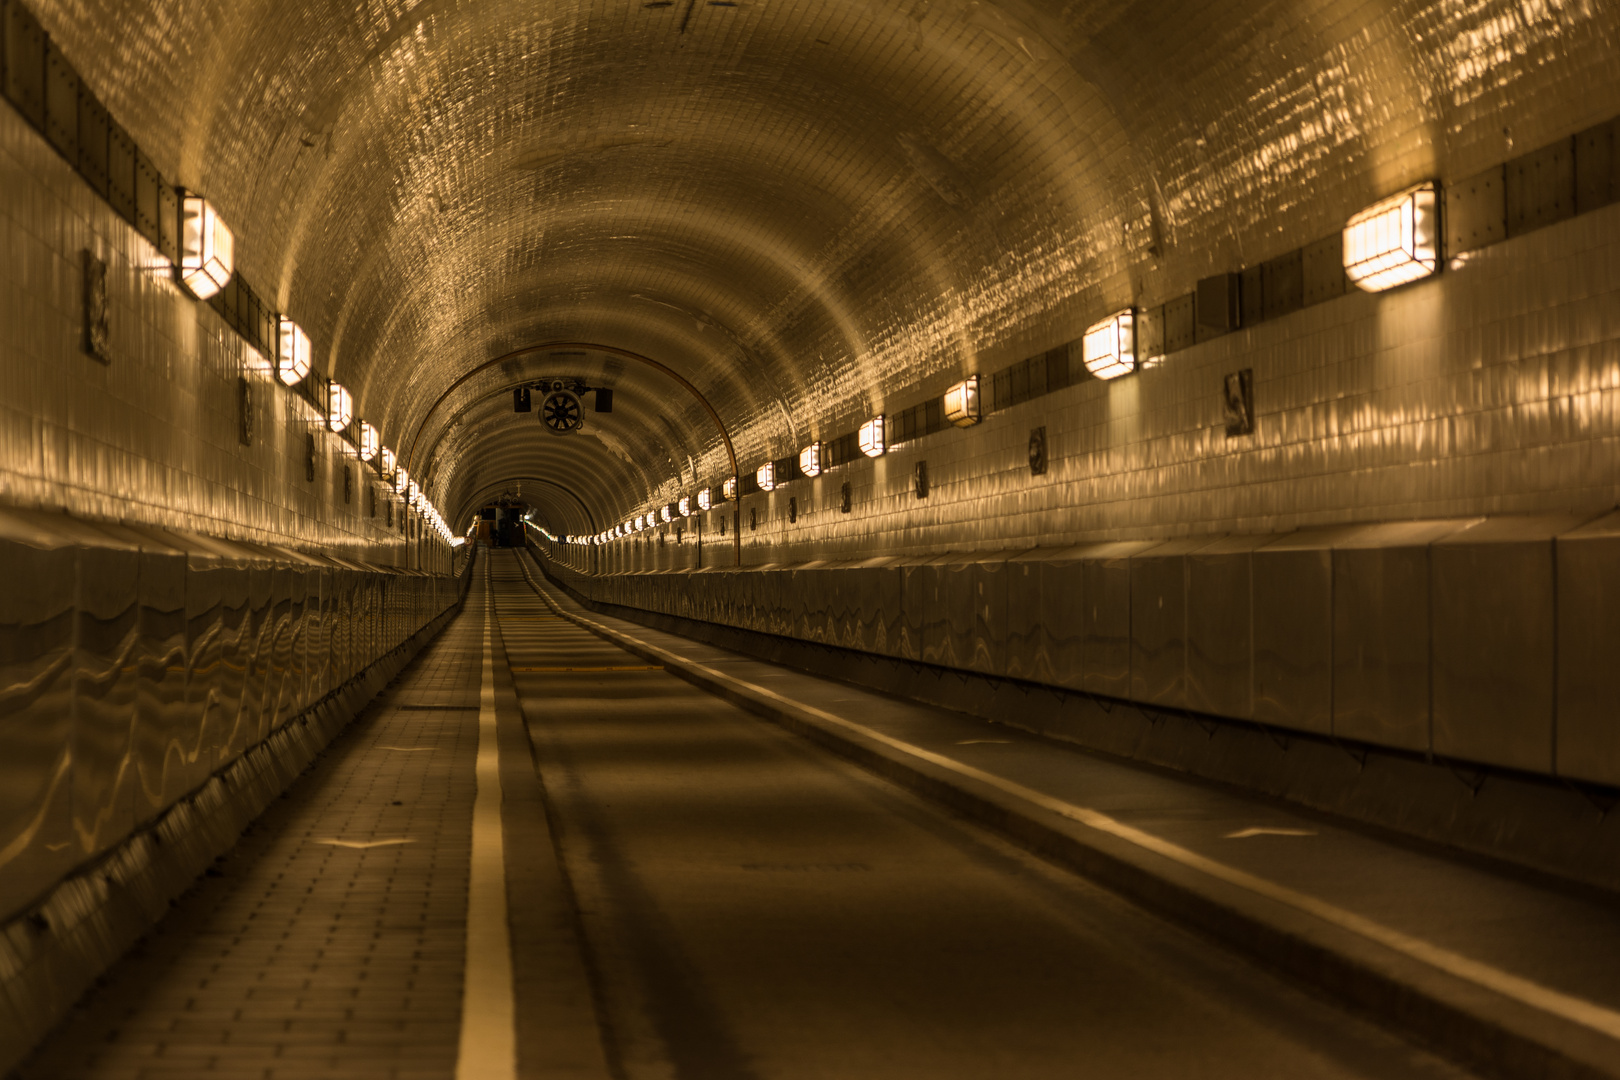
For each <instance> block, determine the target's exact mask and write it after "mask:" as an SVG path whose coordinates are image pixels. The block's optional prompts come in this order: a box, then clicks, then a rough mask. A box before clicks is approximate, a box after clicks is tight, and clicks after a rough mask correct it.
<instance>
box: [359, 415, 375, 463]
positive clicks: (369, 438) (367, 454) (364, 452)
mask: <svg viewBox="0 0 1620 1080" xmlns="http://www.w3.org/2000/svg"><path fill="white" fill-rule="evenodd" d="M378 445H379V439H378V438H377V429H376V428H374V427H372V426H371V425H370V424H368V423H366V422H365V421H364V420H362V421H360V460H361V461H371V460H373V459H375V458H376V456H377V447H378Z"/></svg>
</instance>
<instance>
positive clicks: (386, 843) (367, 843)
mask: <svg viewBox="0 0 1620 1080" xmlns="http://www.w3.org/2000/svg"><path fill="white" fill-rule="evenodd" d="M313 843H316V844H330V845H331V846H332V847H346V848H355V849H357V850H360V851H366V850H368V849H370V848H378V847H397V846H398V845H400V844H414V843H416V840H415V839H414V838H412V837H409V836H402V837H398V838H396V839H393V840H332V839H321V840H315V841H313Z"/></svg>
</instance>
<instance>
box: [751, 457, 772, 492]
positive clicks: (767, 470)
mask: <svg viewBox="0 0 1620 1080" xmlns="http://www.w3.org/2000/svg"><path fill="white" fill-rule="evenodd" d="M754 480H755V481H756V482H758V484H759V490H761V491H771V490H772V489H774V488H775V487H776V462H774V461H767V462H766V463H765V464H763V465H761V466H760V467H759V471H758V472H756V473H754Z"/></svg>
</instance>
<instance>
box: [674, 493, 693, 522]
mask: <svg viewBox="0 0 1620 1080" xmlns="http://www.w3.org/2000/svg"><path fill="white" fill-rule="evenodd" d="M675 509H676V510H677V511H679V512H680V515H681V517H691V516H692V500H691V498H690V497H689V496H686V495H682V496H681V501H680V502H678V503H676V504H675Z"/></svg>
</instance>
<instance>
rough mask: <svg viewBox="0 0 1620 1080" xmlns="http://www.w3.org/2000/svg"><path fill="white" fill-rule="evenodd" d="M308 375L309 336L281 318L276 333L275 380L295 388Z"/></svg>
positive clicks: (293, 323)
mask: <svg viewBox="0 0 1620 1080" xmlns="http://www.w3.org/2000/svg"><path fill="white" fill-rule="evenodd" d="M308 374H309V336H308V335H307V334H305V333H304V328H303V327H301V326H299V325H298V324H297V323H295V322H293V321H292V320H291V319H289V318H287V316H285V315H283V316H281V322H280V324H279V329H278V330H277V332H276V378H278V379H280V380H281V381H282V382H284V383H286V384H287V385H288V386H297V385H298V383H299V382H300V381H302V380H303V378H304V376H305V375H308Z"/></svg>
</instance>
